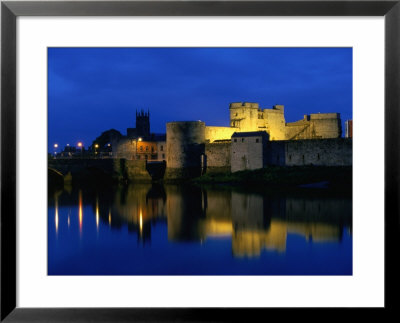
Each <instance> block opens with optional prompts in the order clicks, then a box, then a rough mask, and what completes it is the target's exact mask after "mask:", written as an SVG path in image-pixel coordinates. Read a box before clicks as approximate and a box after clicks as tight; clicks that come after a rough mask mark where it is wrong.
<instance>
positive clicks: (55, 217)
mask: <svg viewBox="0 0 400 323" xmlns="http://www.w3.org/2000/svg"><path fill="white" fill-rule="evenodd" d="M55 209H56V211H55V215H54V222H55V225H56V235H57V234H58V198H56V205H55Z"/></svg>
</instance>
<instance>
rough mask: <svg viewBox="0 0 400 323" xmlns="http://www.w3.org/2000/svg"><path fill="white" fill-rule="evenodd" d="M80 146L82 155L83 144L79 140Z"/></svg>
mask: <svg viewBox="0 0 400 323" xmlns="http://www.w3.org/2000/svg"><path fill="white" fill-rule="evenodd" d="M78 147H79V148H81V157H82V156H83V144H82V143H81V142H78Z"/></svg>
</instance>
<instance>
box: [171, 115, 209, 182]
mask: <svg viewBox="0 0 400 323" xmlns="http://www.w3.org/2000/svg"><path fill="white" fill-rule="evenodd" d="M205 128H206V125H205V123H204V122H201V121H182V122H169V123H167V171H166V178H169V179H173V178H188V177H196V176H200V175H201V170H202V155H203V154H204V143H205Z"/></svg>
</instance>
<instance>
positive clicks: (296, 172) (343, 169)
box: [193, 166, 352, 190]
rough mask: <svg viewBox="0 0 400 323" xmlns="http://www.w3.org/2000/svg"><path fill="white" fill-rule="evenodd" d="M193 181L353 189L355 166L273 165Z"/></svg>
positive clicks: (213, 174) (206, 175)
mask: <svg viewBox="0 0 400 323" xmlns="http://www.w3.org/2000/svg"><path fill="white" fill-rule="evenodd" d="M193 182H194V183H197V184H242V185H257V186H259V185H263V186H274V187H304V188H338V189H343V190H351V188H352V167H351V166H338V167H324V166H293V167H279V166H273V167H267V168H262V169H257V170H246V171H240V172H235V173H227V172H225V173H212V174H207V173H206V174H204V175H202V176H201V177H199V178H196V179H193Z"/></svg>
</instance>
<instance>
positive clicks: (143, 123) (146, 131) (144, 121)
mask: <svg viewBox="0 0 400 323" xmlns="http://www.w3.org/2000/svg"><path fill="white" fill-rule="evenodd" d="M136 135H137V136H139V137H149V136H150V111H148V110H147V113H146V112H143V110H142V111H140V112H139V113H138V112H137V111H136Z"/></svg>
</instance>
